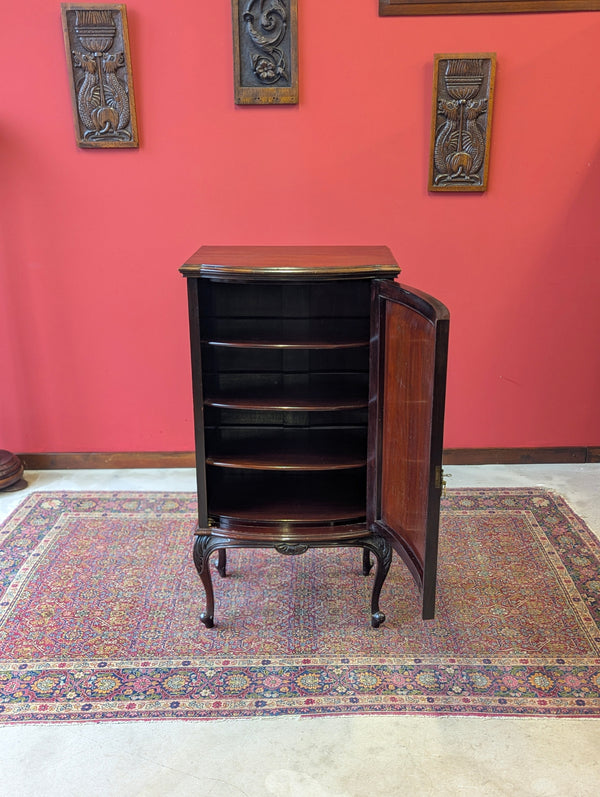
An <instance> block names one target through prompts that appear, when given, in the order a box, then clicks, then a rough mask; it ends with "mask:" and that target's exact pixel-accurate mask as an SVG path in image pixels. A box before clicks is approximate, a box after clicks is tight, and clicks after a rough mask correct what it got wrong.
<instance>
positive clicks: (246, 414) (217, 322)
mask: <svg viewBox="0 0 600 797" xmlns="http://www.w3.org/2000/svg"><path fill="white" fill-rule="evenodd" d="M180 271H181V273H182V274H183V275H184V276H185V277H186V278H187V287H188V304H189V324H190V338H191V354H192V378H193V395H194V421H195V434H196V461H197V464H196V470H197V482H198V529H197V532H196V534H197V536H196V542H195V545H194V562H195V565H196V568H197V570H198V573H199V574H200V577H201V579H202V583H203V585H204V588H205V592H206V602H207V605H206V611H205V612H203V613H202V615H201V619H202V622H203V623H204V624H205V626H207V627H208V628H210V627H212V626H213V623H214V595H213V587H212V580H211V574H210V567H209V557H210V556H211V554H212V553H213V552H215V551H217V552H218V563H217V568H218V571H219V573H220V574H221V576H225V573H226V549H227V548H235V547H248V548H258V547H272V548H275V549H276V550H277V551H278V552H279V553H281V554H287V555H293V554H301V553H304V552H305V551H306V550H308V549H309V548H331V547H339V546H350V547H356V548H361V549H362V563H363V573H364V574H365V575H367V574H368V573H369V571H370V569H371V554H373V555H374V557H375V562H376V570H375V577H374V582H373V589H372V597H371V624H372V626H373V627H377V626H379V625H380V624H381V623H382V622H383V621H384V620H385V615H384V614H383V612H382V611H380V609H379V594H380V591H381V587H382V584H383V582H384V580H385V577H386V575H387V573H388V570H389V567H390V563H391V559H392V552H393V551H396V552H397V553H398V554H399V556H400V557H401V558H402V559H403V561H404V562H405V564H406V565H407V566H408V568H409V570H410V572H411V573H412V575H413V577H414V578H415V580H416V582H417V584H418V586H419V588H420V591H421V595H422V615H423V618H424V619H427V618H431V617H433V614H434V609H435V588H436V566H437V538H438V526H439V505H440V494H441V488H442V470H441V456H442V427H443V417H444V395H445V382H446V356H447V347H448V323H449V322H448V311H447V310H446V308H445V307H444V306H443V305H442V304H441V303H440V302H438V301H437V300H436V299H433V298H432V297H430V296H427V295H425V294H423V293H421V292H420V291H416V290H413V289H412V288H411V289H409V288H406V287H404V286H402V285H401V284H399V283H398V282H396V281H395V278H396V277H397V275H398V273H399V268H398V265H397V263H396V261H395V260H394V257H393V256H392V254H391V252H390V250H389V249H388V248H387V247H383V246H382V247H365V246H330V247H295V246H294V247H279V246H269V247H262V246H261V247H252V246H244V247H235V246H233V247H230V246H203V247H201V248H200V249H199V250H198V251H197V252H196V253H195V254H194V255H193V256H192V257H191V258H190V259H189V260H188V261H187V262H186V263H185V264H184V265H183V266H182V267H181V269H180ZM323 555H326V554H325V553H324V554H323ZM348 600H349V601H350V600H351V596H350V595H349V596H348Z"/></svg>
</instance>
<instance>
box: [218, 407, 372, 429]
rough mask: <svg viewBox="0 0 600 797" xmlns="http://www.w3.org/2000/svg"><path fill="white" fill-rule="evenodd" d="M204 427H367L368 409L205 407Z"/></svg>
mask: <svg viewBox="0 0 600 797" xmlns="http://www.w3.org/2000/svg"><path fill="white" fill-rule="evenodd" d="M204 420H205V427H206V428H207V429H209V428H216V427H223V428H225V427H237V426H250V427H252V428H258V429H261V428H267V427H273V428H279V429H284V428H288V427H291V428H301V427H305V428H319V427H323V428H340V427H350V428H353V427H354V428H361V427H364V428H365V429H366V427H367V409H366V408H365V409H358V410H343V411H338V412H290V411H285V410H241V409H223V408H220V407H205V408H204Z"/></svg>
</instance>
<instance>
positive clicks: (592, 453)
mask: <svg viewBox="0 0 600 797" xmlns="http://www.w3.org/2000/svg"><path fill="white" fill-rule="evenodd" d="M568 462H579V463H583V462H600V447H599V446H560V447H554V448H447V449H445V450H444V463H445V464H447V465H534V464H537V465H540V464H552V463H557V464H561V463H568Z"/></svg>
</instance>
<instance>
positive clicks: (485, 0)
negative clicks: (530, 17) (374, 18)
mask: <svg viewBox="0 0 600 797" xmlns="http://www.w3.org/2000/svg"><path fill="white" fill-rule="evenodd" d="M598 10H600V0H462V2H456V0H434V2H429V0H379V16H381V17H392V16H431V15H435V16H446V15H456V14H461V15H463V14H523V13H527V14H531V13H536V12H539V13H547V12H556V11H598Z"/></svg>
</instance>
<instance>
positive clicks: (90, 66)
mask: <svg viewBox="0 0 600 797" xmlns="http://www.w3.org/2000/svg"><path fill="white" fill-rule="evenodd" d="M61 13H62V24H63V33H64V38H65V49H66V52H67V64H68V66H69V81H70V84H71V98H72V103H73V120H74V122H75V137H76V139H77V143H78V145H79V146H80V147H91V148H102V147H137V146H138V132H137V121H136V114H135V99H134V95H133V80H132V72H131V58H130V54H129V31H128V27H127V10H126V7H125V6H124V5H120V4H119V5H79V4H72V3H62V4H61Z"/></svg>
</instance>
